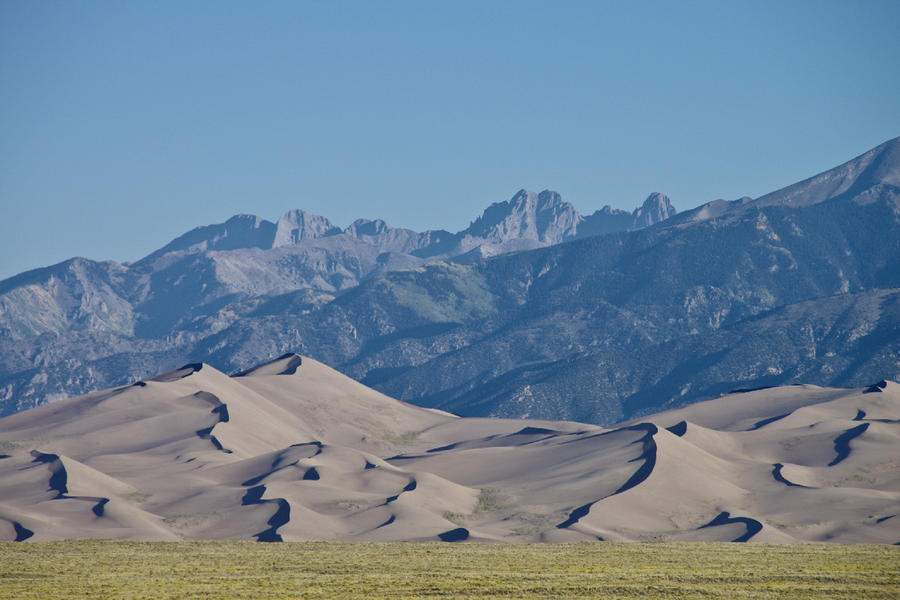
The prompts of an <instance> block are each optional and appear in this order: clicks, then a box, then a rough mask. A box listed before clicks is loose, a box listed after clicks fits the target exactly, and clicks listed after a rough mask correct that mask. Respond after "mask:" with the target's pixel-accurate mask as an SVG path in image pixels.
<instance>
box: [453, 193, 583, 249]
mask: <svg viewBox="0 0 900 600" xmlns="http://www.w3.org/2000/svg"><path fill="white" fill-rule="evenodd" d="M581 220H582V218H581V215H579V214H578V211H577V210H575V207H574V206H572V205H571V204H570V203H568V202H566V201H564V200H563V199H562V197H561V196H560V195H559V193H558V192H554V191H552V190H544V191H543V192H540V193H539V194H536V193H534V192H532V191H529V190H524V189H523V190H519V191H518V192H517V193H516V194H515V195H514V196H513V197H512V198H511V199H510V200H508V201H506V202H496V203H494V204H492V205H490V206H489V207H488V208H487V209H486V210H485V211H484V213H483V214H482V215H481V216H480V217H478V218H477V219H476V220H475V221H474V222H473V223H472V224H471V225H470V226H469V227H468V228H467V229H466V230H464V231H463V232H461V233H462V234H463V235H469V236H472V237H478V238H483V239H485V240H487V241H489V242H491V243H494V244H502V243H504V242H508V241H510V240H513V239H524V240H532V241H537V242H542V243H551V244H552V243H558V242H560V241H562V240H563V239H567V238H570V237H574V235H575V229H576V227H577V225H578V223H579V222H581Z"/></svg>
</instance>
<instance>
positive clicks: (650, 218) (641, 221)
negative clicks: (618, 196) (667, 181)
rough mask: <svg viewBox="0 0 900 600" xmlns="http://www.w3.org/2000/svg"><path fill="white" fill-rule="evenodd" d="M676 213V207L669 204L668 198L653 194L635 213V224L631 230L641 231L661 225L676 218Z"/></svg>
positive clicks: (657, 193)
mask: <svg viewBox="0 0 900 600" xmlns="http://www.w3.org/2000/svg"><path fill="white" fill-rule="evenodd" d="M676 212H677V211H676V210H675V207H674V206H672V203H671V202H669V197H668V196H666V195H665V194H660V193H659V192H653V193H652V194H650V195H649V196H647V199H646V200H644V204H643V205H641V207H640V208H639V209H637V210H635V211H634V215H633V216H634V224H633V225H632V226H631V227H630V229H640V228H642V227H650V226H651V225H656V224H657V223H661V222H663V221H665V220H666V219H668V218H669V217H671V216H674V215H675V213H676Z"/></svg>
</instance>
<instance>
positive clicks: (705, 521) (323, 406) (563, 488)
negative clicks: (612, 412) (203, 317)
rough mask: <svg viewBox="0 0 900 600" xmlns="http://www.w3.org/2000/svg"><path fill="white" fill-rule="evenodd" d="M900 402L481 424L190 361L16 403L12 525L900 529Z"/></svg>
mask: <svg viewBox="0 0 900 600" xmlns="http://www.w3.org/2000/svg"><path fill="white" fill-rule="evenodd" d="M898 414H900V385H898V384H896V383H892V382H884V381H882V382H879V383H877V384H875V385H872V386H869V387H866V388H858V389H835V388H820V387H816V386H787V387H780V388H770V389H765V390H757V391H751V392H740V393H735V394H731V395H728V396H724V397H722V398H717V399H714V400H709V401H706V402H702V403H699V404H693V405H691V406H688V407H685V408H680V409H676V410H673V411H669V412H664V413H661V414H656V415H652V416H649V417H646V418H643V419H640V420H635V421H632V422H628V423H622V424H620V425H617V426H614V427H610V428H602V427H598V426H596V425H590V424H585V423H576V422H570V421H569V422H565V421H546V420H533V419H531V420H520V419H484V418H477V419H467V418H459V417H456V416H454V415H451V414H449V413H446V412H442V411H437V410H434V409H425V408H421V407H418V406H414V405H411V404H405V403H403V402H399V401H397V400H394V399H392V398H389V397H387V396H385V395H383V394H381V393H379V392H376V391H374V390H372V389H369V388H367V387H365V386H364V385H362V384H360V383H358V382H356V381H354V380H352V379H350V378H348V377H345V376H343V375H341V374H340V373H338V372H336V371H334V370H333V369H330V368H329V367H327V366H325V365H323V364H321V363H319V362H317V361H315V360H312V359H309V358H306V357H300V356H297V355H285V356H283V357H280V358H278V359H276V360H273V361H270V362H268V363H266V364H263V365H261V366H259V367H257V368H253V369H249V370H247V371H245V372H242V373H240V374H237V375H234V376H232V377H229V376H227V375H225V374H224V373H221V372H220V371H217V370H216V369H214V368H212V367H211V366H209V365H205V364H190V365H186V366H184V367H182V368H180V369H178V370H176V371H173V372H170V373H166V374H164V375H160V376H157V377H154V378H151V379H147V380H142V381H139V382H136V383H134V384H131V385H126V386H121V387H118V388H113V389H109V390H105V391H102V392H96V393H93V394H90V395H86V396H82V397H78V398H70V399H66V400H62V401H60V402H55V403H52V404H49V405H46V406H41V407H38V408H34V409H31V410H28V411H23V412H20V413H18V414H15V415H12V416H9V417H6V418H4V419H0V498H3V502H2V504H0V540H9V541H26V540H30V541H40V540H50V539H70V538H85V537H100V538H132V539H150V540H177V539H247V540H258V541H261V542H275V541H289V540H310V539H341V540H357V541H400V540H431V541H439V540H440V541H445V542H457V541H464V540H465V541H506V542H567V541H586V540H597V539H602V540H642V541H650V540H673V541H699V540H705V541H734V542H746V541H767V542H796V541H831V542H842V543H855V542H873V543H895V542H897V541H898V539H900V516H898V515H897V511H898V506H900V492H898V490H897V485H896V480H897V472H896V461H897V452H896V450H897V447H898V445H900V419H897V415H898Z"/></svg>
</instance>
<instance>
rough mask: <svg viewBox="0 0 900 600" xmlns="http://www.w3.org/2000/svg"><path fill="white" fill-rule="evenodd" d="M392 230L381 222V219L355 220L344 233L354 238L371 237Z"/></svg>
mask: <svg viewBox="0 0 900 600" xmlns="http://www.w3.org/2000/svg"><path fill="white" fill-rule="evenodd" d="M393 229H394V228H393V227H391V226H390V225H388V224H387V223H385V222H384V221H382V220H381V219H374V220H372V219H357V220H355V221H353V223H351V224H350V227H348V228H347V229H346V231H345V233H348V234H350V235H352V236H353V237H355V238H362V237H371V236H377V235H382V234H384V233H387V232H389V231H391V230H393Z"/></svg>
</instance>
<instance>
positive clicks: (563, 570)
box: [0, 540, 900, 600]
mask: <svg viewBox="0 0 900 600" xmlns="http://www.w3.org/2000/svg"><path fill="white" fill-rule="evenodd" d="M0 582H2V585H0V598H3V599H7V598H9V599H12V598H15V599H17V600H26V599H30V598H35V599H36V598H41V599H48V600H53V599H57V598H88V597H91V598H128V599H143V598H147V599H150V598H153V599H154V600H165V599H174V598H217V599H220V600H227V599H245V598H246V599H250V598H309V599H312V598H330V599H355V598H360V599H365V600H378V599H382V598H384V599H387V598H392V599H393V598H425V597H448V598H507V599H508V598H792V599H803V598H815V599H817V600H822V599H828V598H867V599H877V598H896V597H897V595H896V594H897V590H898V589H900V548H897V547H893V546H876V545H852V546H843V545H836V544H802V545H768V544H724V543H709V544H701V543H694V544H635V543H580V544H543V545H537V544H524V545H507V544H441V543H425V544H422V543H397V544H370V543H347V542H295V543H282V544H258V543H254V542H217V541H207V542H133V541H97V540H79V541H64V542H42V543H25V544H16V543H2V544H0Z"/></svg>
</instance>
